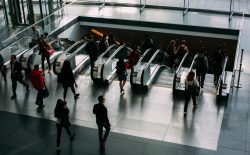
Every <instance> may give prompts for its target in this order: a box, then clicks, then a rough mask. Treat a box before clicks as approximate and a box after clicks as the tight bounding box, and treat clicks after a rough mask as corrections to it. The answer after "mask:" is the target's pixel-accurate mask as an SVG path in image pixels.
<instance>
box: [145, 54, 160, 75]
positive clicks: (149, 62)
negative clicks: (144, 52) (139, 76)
mask: <svg viewBox="0 0 250 155" xmlns="http://www.w3.org/2000/svg"><path fill="white" fill-rule="evenodd" d="M159 52H161V50H160V49H158V50H156V52H155V53H154V55H153V56H152V57H151V58H150V60H149V61H148V63H147V65H146V66H144V68H143V70H146V69H147V68H148V67H150V64H151V62H152V61H154V59H155V58H156V56H157V55H158V53H159Z"/></svg>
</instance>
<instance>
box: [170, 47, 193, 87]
mask: <svg viewBox="0 0 250 155" xmlns="http://www.w3.org/2000/svg"><path fill="white" fill-rule="evenodd" d="M196 57H197V54H196V55H195V56H192V54H191V53H189V52H187V53H186V54H185V55H184V57H183V58H182V60H181V62H180V64H179V66H178V68H177V70H176V72H175V75H174V81H173V90H174V91H175V90H185V79H186V77H187V74H188V73H189V72H190V71H191V70H192V69H193V66H194V60H195V58H196Z"/></svg>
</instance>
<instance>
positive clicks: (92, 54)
mask: <svg viewBox="0 0 250 155" xmlns="http://www.w3.org/2000/svg"><path fill="white" fill-rule="evenodd" d="M85 50H86V52H87V53H88V55H89V58H90V67H91V72H90V73H91V79H93V72H92V70H93V68H94V65H95V61H96V60H97V58H98V55H99V51H98V46H97V44H96V42H95V41H94V36H93V35H90V37H89V41H88V43H87V45H86V47H85Z"/></svg>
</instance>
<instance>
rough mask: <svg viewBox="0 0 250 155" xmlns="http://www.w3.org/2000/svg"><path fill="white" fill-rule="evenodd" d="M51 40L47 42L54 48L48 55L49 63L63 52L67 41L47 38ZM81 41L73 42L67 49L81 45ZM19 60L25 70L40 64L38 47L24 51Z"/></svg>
mask: <svg viewBox="0 0 250 155" xmlns="http://www.w3.org/2000/svg"><path fill="white" fill-rule="evenodd" d="M49 40H51V41H50V42H49V44H50V45H51V47H53V48H54V50H55V52H54V53H53V54H52V55H51V56H50V62H51V64H52V63H53V62H54V61H55V59H56V58H57V57H58V56H60V54H62V53H63V49H64V45H65V44H67V45H68V42H66V41H62V40H61V39H49ZM81 43H82V42H81V41H78V42H76V43H75V44H73V45H74V46H73V45H72V46H71V47H70V48H69V49H71V48H76V47H77V46H80V45H81ZM20 62H21V63H22V67H23V69H25V70H31V69H32V68H33V66H34V65H35V64H39V65H40V64H41V55H39V49H38V46H35V47H33V48H32V49H30V50H29V51H27V52H26V53H24V54H23V55H22V56H21V57H20ZM47 65H48V64H47V61H45V67H46V66H47Z"/></svg>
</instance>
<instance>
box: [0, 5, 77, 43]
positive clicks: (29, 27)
mask: <svg viewBox="0 0 250 155" xmlns="http://www.w3.org/2000/svg"><path fill="white" fill-rule="evenodd" d="M76 1H78V0H74V1H73V2H71V3H69V4H67V2H64V3H63V4H67V6H69V5H72V4H73V3H75V2H76ZM64 7H65V6H64ZM64 7H62V8H60V9H58V10H56V11H55V12H54V13H52V14H50V15H48V16H46V17H44V18H43V19H40V20H39V21H37V22H35V23H34V24H32V25H30V26H28V27H27V28H25V29H23V30H22V31H20V32H18V33H16V34H14V35H12V36H10V37H9V38H7V39H5V40H4V41H2V42H1V44H2V45H3V44H4V43H5V42H7V41H8V40H10V39H12V38H14V37H16V36H18V35H19V34H21V33H23V32H24V31H26V30H28V29H31V27H32V26H35V25H37V24H38V23H40V22H41V21H44V20H46V19H48V18H50V17H51V16H54V15H56V13H58V12H59V11H61V10H63V9H64ZM7 46H9V45H7Z"/></svg>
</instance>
